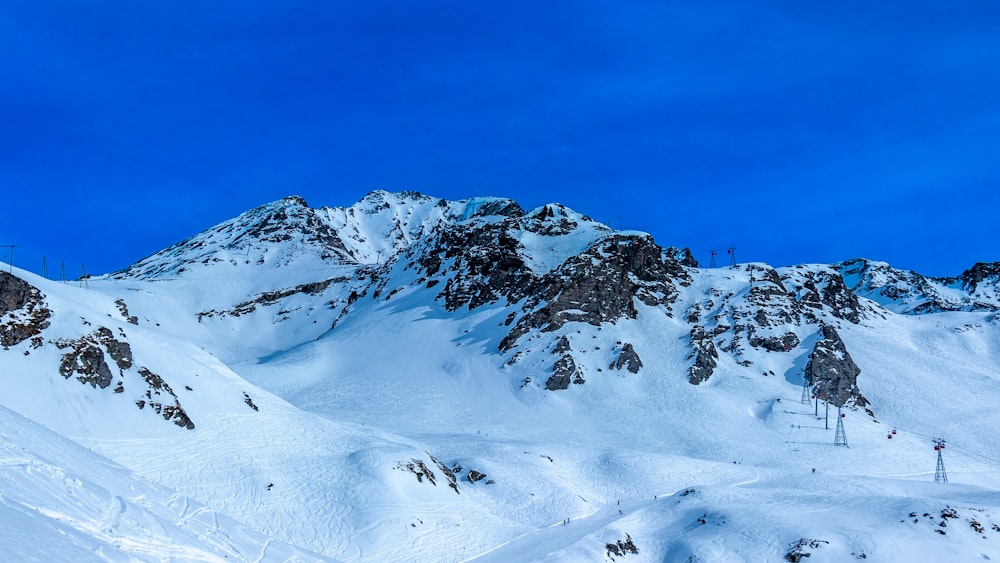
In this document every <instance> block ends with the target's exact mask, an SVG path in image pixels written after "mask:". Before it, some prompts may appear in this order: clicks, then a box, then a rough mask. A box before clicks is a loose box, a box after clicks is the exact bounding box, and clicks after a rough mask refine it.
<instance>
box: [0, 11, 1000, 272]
mask: <svg viewBox="0 0 1000 563" xmlns="http://www.w3.org/2000/svg"><path fill="white" fill-rule="evenodd" d="M828 4H829V5H820V3H813V2H800V1H788V2H767V1H759V2H758V1H753V2H751V1H744V2H727V1H724V0H722V1H714V2H671V1H656V2H641V1H639V2H586V1H579V0H577V1H562V2H561V1H552V2H533V3H522V2H503V3H500V2H469V1H461V2H414V1H400V2H380V1H365V2H340V1H332V0H324V1H321V0H314V1H308V0H299V1H281V2H277V1H275V2H252V1H242V2H229V1H221V0H220V1H216V2H203V1H197V2H195V1H189V0H176V1H172V2H169V3H167V2H134V1H118V0H105V1H101V0H87V1H84V0H79V1H65V0H47V1H45V2H38V1H35V0H6V1H5V2H3V3H0V84H2V85H3V87H2V88H0V187H2V191H3V194H4V195H5V196H6V197H5V198H4V200H5V201H4V207H3V213H2V218H3V220H2V222H0V245H2V244H18V245H19V246H18V248H16V249H15V255H14V259H15V264H16V265H18V266H21V267H26V268H28V269H32V270H35V271H38V269H39V267H40V265H41V259H42V256H43V255H44V256H46V259H47V262H48V264H49V270H50V273H52V274H53V275H56V273H57V272H53V269H54V266H53V265H55V264H59V263H60V262H62V261H65V263H66V264H67V271H68V272H70V273H71V274H76V273H78V272H79V270H80V265H81V264H86V267H87V270H88V271H89V272H92V273H101V272H106V271H110V270H115V269H118V268H122V267H124V266H127V265H128V264H130V263H132V262H134V261H136V260H138V259H140V258H142V257H144V256H146V255H148V254H151V253H153V252H156V251H157V250H160V249H162V248H165V247H166V246H169V245H170V244H173V243H175V242H178V241H180V240H182V239H184V238H186V237H188V236H190V235H193V234H195V233H197V232H199V231H201V230H203V229H206V228H208V227H210V226H212V225H214V224H216V223H218V222H220V221H223V220H225V219H228V218H230V217H233V216H235V215H237V214H238V213H240V212H242V211H244V210H246V209H249V208H252V207H254V206H256V205H259V204H262V203H266V202H268V201H272V200H275V199H279V198H281V197H283V196H286V195H291V194H298V195H301V196H303V197H305V198H306V200H307V201H308V202H309V203H310V205H312V206H323V205H326V206H345V205H350V204H351V203H354V202H355V201H357V200H359V199H360V198H361V197H363V196H364V194H365V193H367V192H369V191H371V190H373V189H386V190H390V191H402V190H416V191H420V192H423V193H426V194H429V195H433V196H438V197H444V198H449V199H459V198H464V197H473V196H479V195H497V196H505V197H511V198H513V199H516V200H518V201H519V202H520V203H521V204H522V206H523V207H525V208H530V207H535V206H537V205H541V204H543V203H548V202H560V203H563V204H565V205H568V206H570V207H572V208H574V209H577V210H578V211H581V212H583V213H587V214H589V215H591V216H593V217H594V218H596V219H598V220H602V221H604V222H606V223H609V224H611V225H612V226H614V227H616V228H629V229H640V230H644V231H648V232H650V233H652V234H653V236H654V237H655V238H656V240H657V241H658V242H659V243H660V244H663V245H677V246H689V247H691V248H692V250H693V251H694V253H695V256H696V257H697V258H699V259H701V260H702V261H704V262H707V261H708V257H709V255H708V251H709V249H710V248H719V249H725V248H728V247H730V246H735V247H737V249H738V250H737V254H738V257H739V258H740V259H741V260H755V261H764V262H769V263H771V264H773V265H776V266H781V265H791V264H798V263H811V262H823V263H829V262H835V261H839V260H846V259H849V258H852V257H856V256H865V257H868V258H872V259H877V260H884V261H887V262H889V263H891V264H893V265H894V266H896V267H900V268H906V269H914V270H917V271H920V272H922V273H925V274H928V275H955V274H958V273H960V272H961V271H962V270H964V269H965V268H967V267H969V266H971V265H972V264H973V263H974V262H977V261H994V260H1000V253H998V251H997V244H996V242H997V235H996V228H995V224H996V216H997V209H998V207H1000V206H998V203H1000V197H998V195H997V191H998V190H997V187H998V186H1000V182H998V180H1000V157H998V154H997V153H998V147H1000V133H998V132H1000V8H998V7H995V6H997V4H996V3H995V2H977V1H974V0H971V1H966V2H960V3H955V2H943V1H940V2H939V1H920V0H917V1H909V2H879V3H871V2H854V1H846V2H837V3H828ZM5 253H6V250H4V249H0V254H4V255H5ZM4 259H5V256H4Z"/></svg>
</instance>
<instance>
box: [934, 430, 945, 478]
mask: <svg viewBox="0 0 1000 563" xmlns="http://www.w3.org/2000/svg"><path fill="white" fill-rule="evenodd" d="M934 451H936V452H937V454H938V455H937V468H936V469H935V470H934V482H935V483H947V482H948V473H947V472H945V470H944V458H942V457H941V452H943V451H944V440H941V439H939V438H934Z"/></svg>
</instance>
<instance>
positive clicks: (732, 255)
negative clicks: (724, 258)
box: [726, 246, 736, 270]
mask: <svg viewBox="0 0 1000 563" xmlns="http://www.w3.org/2000/svg"><path fill="white" fill-rule="evenodd" d="M726 254H728V255H729V269H730V270H734V269H736V247H735V246H730V247H729V250H727V251H726Z"/></svg>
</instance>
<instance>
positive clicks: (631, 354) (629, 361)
mask: <svg viewBox="0 0 1000 563" xmlns="http://www.w3.org/2000/svg"><path fill="white" fill-rule="evenodd" d="M641 367H642V360H640V359H639V354H637V353H636V351H635V348H633V347H632V345H631V344H629V343H628V342H626V343H625V344H624V345H623V346H622V349H621V351H620V352H618V359H617V360H615V361H614V362H612V363H611V365H610V366H608V368H609V369H616V370H620V369H622V368H625V369H627V370H628V371H630V372H632V373H639V369H640V368H641Z"/></svg>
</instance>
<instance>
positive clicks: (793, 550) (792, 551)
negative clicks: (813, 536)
mask: <svg viewBox="0 0 1000 563" xmlns="http://www.w3.org/2000/svg"><path fill="white" fill-rule="evenodd" d="M829 544H830V542H828V541H826V540H810V539H806V538H802V539H800V540H799V541H797V542H792V543H791V544H789V546H788V551H787V552H786V553H785V560H786V561H791V563H800V562H801V561H802V559H803V558H805V557H812V552H811V551H808V550H809V549H819V548H820V547H822V546H823V545H829Z"/></svg>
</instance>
